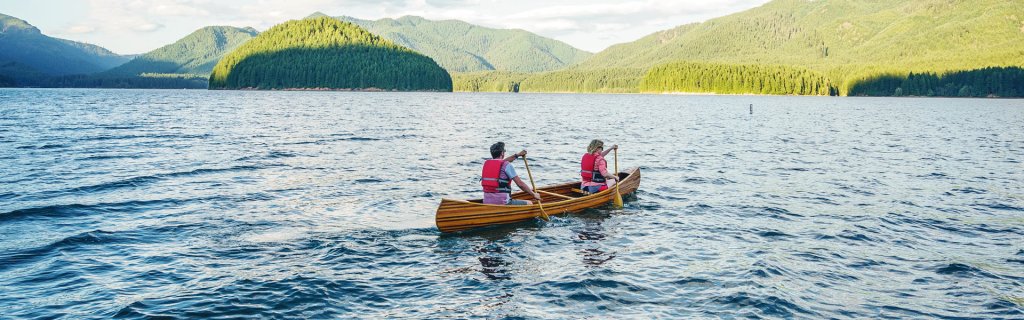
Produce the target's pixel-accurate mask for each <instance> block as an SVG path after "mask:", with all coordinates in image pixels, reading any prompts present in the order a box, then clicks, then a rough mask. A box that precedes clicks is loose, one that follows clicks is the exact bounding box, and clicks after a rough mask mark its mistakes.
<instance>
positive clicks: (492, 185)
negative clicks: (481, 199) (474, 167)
mask: <svg viewBox="0 0 1024 320" xmlns="http://www.w3.org/2000/svg"><path fill="white" fill-rule="evenodd" d="M507 165H508V162H506V161H505V160H503V159H491V160H487V161H484V170H483V172H482V173H481V174H480V185H481V186H483V187H484V192H485V193H512V186H511V185H510V184H509V179H508V176H507V175H505V166H507Z"/></svg>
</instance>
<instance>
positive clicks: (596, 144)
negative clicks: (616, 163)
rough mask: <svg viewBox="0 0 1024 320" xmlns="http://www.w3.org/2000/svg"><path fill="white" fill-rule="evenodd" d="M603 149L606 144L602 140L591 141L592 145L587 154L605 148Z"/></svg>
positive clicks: (588, 147)
mask: <svg viewBox="0 0 1024 320" xmlns="http://www.w3.org/2000/svg"><path fill="white" fill-rule="evenodd" d="M603 147H604V142H602V141H601V140H598V139H594V140H591V141H590V145H589V146H587V153H594V151H597V149H600V148H603Z"/></svg>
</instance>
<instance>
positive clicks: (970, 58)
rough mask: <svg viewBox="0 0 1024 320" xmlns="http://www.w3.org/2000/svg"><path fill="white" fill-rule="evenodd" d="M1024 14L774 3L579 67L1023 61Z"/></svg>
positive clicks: (980, 7)
mask: <svg viewBox="0 0 1024 320" xmlns="http://www.w3.org/2000/svg"><path fill="white" fill-rule="evenodd" d="M1021 52H1024V11H1021V5H1020V3H1019V2H1014V1H1001V0H975V1H948V0H911V1H877V0H876V1H861V0H829V1H806V0H775V1H771V2H768V3H766V4H764V5H762V6H760V7H757V8H753V9H750V10H746V11H743V12H739V13H735V14H731V15H728V16H724V17H720V18H715V19H711V20H708V21H706V22H703V23H696V24H687V25H682V26H679V27H676V28H673V29H669V30H665V31H660V32H656V33H654V34H651V35H648V36H646V37H644V38H641V39H639V40H636V41H633V42H628V43H623V44H618V45H614V46H612V47H609V48H608V49H606V50H604V51H601V52H599V53H597V54H595V55H594V56H593V57H592V58H591V59H588V60H587V61H585V62H584V63H581V64H580V65H579V66H578V68H579V69H603V68H643V69H648V68H651V67H654V66H657V65H661V64H665V63H670V62H677V61H690V62H711V63H722V62H725V63H740V64H747V63H758V64H784V65H794V66H802V67H808V68H812V69H815V70H819V71H821V72H825V73H826V74H828V75H830V76H831V77H832V78H833V79H834V80H836V81H837V82H844V81H846V82H848V81H854V80H856V79H857V78H859V77H862V76H863V75H864V74H873V73H879V72H888V71H902V72H907V71H916V72H926V71H932V72H935V71H939V72H941V71H947V70H960V69H976V68H984V67H988V66H1024V54H1021Z"/></svg>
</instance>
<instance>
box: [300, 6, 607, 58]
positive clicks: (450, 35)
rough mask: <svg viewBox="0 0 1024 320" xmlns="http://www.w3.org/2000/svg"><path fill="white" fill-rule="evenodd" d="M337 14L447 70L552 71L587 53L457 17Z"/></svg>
mask: <svg viewBox="0 0 1024 320" xmlns="http://www.w3.org/2000/svg"><path fill="white" fill-rule="evenodd" d="M322 15H323V14H321V13H316V14H314V15H313V16H322ZM336 18H337V19H340V20H342V21H348V22H352V23H355V24H358V25H359V26H361V27H363V28H366V30H369V31H370V32H372V33H374V34H377V35H380V36H382V37H384V38H387V39H389V40H391V41H393V42H395V43H397V44H399V45H401V46H404V47H406V48H409V49H412V50H415V51H417V52H420V53H422V54H425V55H427V56H428V57H431V58H433V59H434V61H437V63H438V64H440V65H441V66H442V67H444V68H445V69H446V70H448V71H449V72H452V73H455V72H477V71H491V70H498V71H509V72H543V71H552V70H558V69H563V68H565V67H568V66H571V65H574V64H577V63H579V62H582V61H583V60H585V59H587V58H588V57H590V56H591V53H589V52H586V51H583V50H579V49H576V48H574V47H572V46H570V45H568V44H565V43H563V42H561V41H558V40H554V39H550V38H545V37H541V36H538V35H536V34H533V33H530V32H527V31H524V30H518V29H515V30H508V29H492V28H485V27H481V26H478V25H473V24H469V23H466V22H462V21H458V20H443V21H433V20H427V19H424V18H420V17H415V16H405V17H401V18H398V19H380V20H376V21H370V20H361V19H356V18H352V17H345V16H342V17H336Z"/></svg>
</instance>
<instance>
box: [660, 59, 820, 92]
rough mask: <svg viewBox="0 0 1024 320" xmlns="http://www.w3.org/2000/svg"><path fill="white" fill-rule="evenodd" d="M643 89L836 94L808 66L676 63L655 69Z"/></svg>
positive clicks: (818, 74)
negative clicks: (805, 67) (806, 67)
mask: <svg viewBox="0 0 1024 320" xmlns="http://www.w3.org/2000/svg"><path fill="white" fill-rule="evenodd" d="M640 91H641V92H656V93H661V92H692V93H719V94H743V93H755V94H774V95H815V96H826V95H833V94H835V93H836V90H835V89H834V88H833V86H832V84H831V82H830V81H829V80H828V79H827V78H825V76H824V75H822V74H820V73H818V72H814V71H811V70H807V69H804V68H794V67H787V66H775V65H749V64H748V65H729V64H712V63H691V62H676V63H668V64H663V65H660V66H656V67H654V68H651V70H650V71H649V72H648V73H647V75H646V76H644V79H643V81H642V82H641V83H640Z"/></svg>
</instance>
